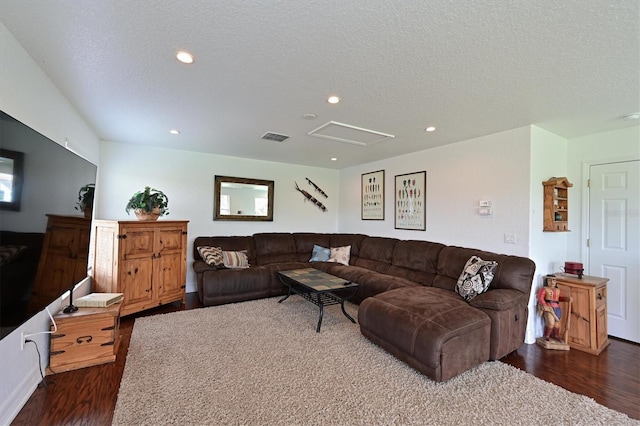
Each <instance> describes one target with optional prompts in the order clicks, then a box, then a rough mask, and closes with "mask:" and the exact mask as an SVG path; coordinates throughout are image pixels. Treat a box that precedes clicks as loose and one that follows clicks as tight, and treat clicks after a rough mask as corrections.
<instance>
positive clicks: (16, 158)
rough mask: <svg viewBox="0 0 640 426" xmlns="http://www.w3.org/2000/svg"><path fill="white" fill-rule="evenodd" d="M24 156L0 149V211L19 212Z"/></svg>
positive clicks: (16, 152) (20, 153)
mask: <svg viewBox="0 0 640 426" xmlns="http://www.w3.org/2000/svg"><path fill="white" fill-rule="evenodd" d="M23 164H24V154H23V153H22V152H18V151H10V150H8V149H0V210H12V211H20V199H21V198H22V179H23V176H22V174H23Z"/></svg>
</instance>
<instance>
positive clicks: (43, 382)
mask: <svg viewBox="0 0 640 426" xmlns="http://www.w3.org/2000/svg"><path fill="white" fill-rule="evenodd" d="M24 342H25V343H33V346H35V347H36V352H37V353H38V371H39V372H40V377H41V378H42V381H41V382H40V383H39V384H38V387H39V388H41V387H47V385H48V383H47V380H46V379H45V378H44V373H43V372H42V357H41V356H40V349H38V344H37V343H36V342H35V341H33V340H31V339H25V341H24Z"/></svg>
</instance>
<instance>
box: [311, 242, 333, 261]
mask: <svg viewBox="0 0 640 426" xmlns="http://www.w3.org/2000/svg"><path fill="white" fill-rule="evenodd" d="M330 255H331V249H328V248H324V247H322V246H319V245H317V244H314V245H313V252H312V253H311V259H309V262H326V261H327V260H329V256H330Z"/></svg>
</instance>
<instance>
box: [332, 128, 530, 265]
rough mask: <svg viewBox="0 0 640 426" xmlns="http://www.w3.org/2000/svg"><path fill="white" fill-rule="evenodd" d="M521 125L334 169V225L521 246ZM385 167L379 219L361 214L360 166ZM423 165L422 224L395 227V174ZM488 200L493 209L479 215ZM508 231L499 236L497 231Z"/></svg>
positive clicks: (525, 158) (525, 144) (524, 210)
mask: <svg viewBox="0 0 640 426" xmlns="http://www.w3.org/2000/svg"><path fill="white" fill-rule="evenodd" d="M529 138H530V132H529V126H526V127H521V128H518V129H513V130H507V131H504V132H500V133H495V134H492V135H488V136H483V137H479V138H475V139H469V140H466V141H462V142H458V143H455V144H451V145H445V146H441V147H438V148H433V149H428V150H425V151H420V152H416V153H413V154H410V155H403V156H399V157H394V158H389V159H387V160H382V161H378V162H374V163H369V164H365V165H362V166H355V167H351V168H347V169H342V170H340V189H341V190H340V212H339V217H340V225H339V229H340V232H362V233H365V234H370V235H379V236H387V237H394V238H400V239H405V240H406V239H415V240H427V241H437V242H441V243H444V244H448V245H460V246H467V247H475V248H480V249H483V250H489V251H495V252H499V253H506V254H514V255H519V256H528V254H529V216H530V214H529V202H530V199H529V198H530V197H529V179H530V176H529V175H530V172H529V169H530V164H529V156H530V153H529ZM377 170H384V171H385V214H384V217H385V219H384V221H378V220H361V213H360V209H361V208H360V192H361V189H360V185H361V174H362V173H369V172H373V171H377ZM423 170H425V171H426V172H427V183H426V186H427V190H426V205H427V212H426V214H427V219H426V230H425V231H411V230H400V229H395V221H394V219H395V218H394V202H395V188H394V187H395V175H401V174H405V173H412V172H418V171H423ZM480 200H490V201H491V203H492V209H493V215H492V216H480V215H479V214H478V202H479V201H480ZM505 233H510V234H515V236H516V244H506V243H505V242H504V234H505Z"/></svg>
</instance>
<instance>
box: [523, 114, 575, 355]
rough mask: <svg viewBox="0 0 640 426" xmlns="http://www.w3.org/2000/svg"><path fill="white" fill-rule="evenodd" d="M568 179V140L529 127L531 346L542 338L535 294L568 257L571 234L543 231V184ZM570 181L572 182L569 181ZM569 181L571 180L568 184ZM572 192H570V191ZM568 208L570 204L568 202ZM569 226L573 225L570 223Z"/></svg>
mask: <svg viewBox="0 0 640 426" xmlns="http://www.w3.org/2000/svg"><path fill="white" fill-rule="evenodd" d="M554 176H555V177H562V176H567V141H566V140H565V139H564V138H561V137H560V136H558V135H555V134H553V133H550V132H548V131H546V130H543V129H541V128H539V127H535V126H531V189H530V191H531V193H530V196H531V217H530V235H531V239H530V242H529V244H530V248H529V257H530V258H531V259H532V260H533V261H534V262H535V263H536V274H535V276H534V278H533V286H532V290H533V291H532V292H531V296H530V299H529V324H528V327H527V334H526V336H525V342H527V343H533V342H535V338H536V337H538V336H541V335H542V330H543V324H542V320H541V319H540V317H539V316H537V315H536V309H535V307H536V303H537V302H536V300H535V294H536V293H537V291H538V289H539V288H540V287H542V285H543V277H544V276H545V275H547V274H550V273H552V272H557V271H558V265H560V264H564V261H565V259H566V256H567V238H568V235H569V234H570V232H543V231H542V229H543V218H544V215H543V202H544V189H543V186H542V182H544V181H547V180H549V179H550V178H552V177H554ZM569 181H571V179H569ZM571 182H572V181H571ZM570 192H571V190H570ZM569 205H570V206H571V202H570V203H569ZM569 223H570V227H571V226H572V225H573V223H572V222H571V221H569Z"/></svg>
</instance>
